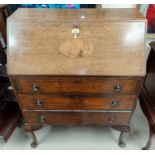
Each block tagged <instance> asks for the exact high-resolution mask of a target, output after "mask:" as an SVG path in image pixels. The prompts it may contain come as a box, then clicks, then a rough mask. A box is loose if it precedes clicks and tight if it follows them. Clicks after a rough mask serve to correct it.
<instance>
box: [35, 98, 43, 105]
mask: <svg viewBox="0 0 155 155" xmlns="http://www.w3.org/2000/svg"><path fill="white" fill-rule="evenodd" d="M34 103H35V105H37V106H42V104H43V101H42V100H40V99H35V100H34Z"/></svg>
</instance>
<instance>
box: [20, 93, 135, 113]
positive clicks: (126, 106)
mask: <svg viewBox="0 0 155 155" xmlns="http://www.w3.org/2000/svg"><path fill="white" fill-rule="evenodd" d="M19 99H20V103H21V106H22V108H23V109H29V110H35V109H38V110H111V109H112V110H132V109H133V107H134V105H135V101H136V96H134V95H124V96H123V95H116V96H111V95H109V96H106V97H103V96H99V97H94V96H83V95H82V96H81V95H68V96H67V95H39V94H35V95H32V94H30V95H27V94H19Z"/></svg>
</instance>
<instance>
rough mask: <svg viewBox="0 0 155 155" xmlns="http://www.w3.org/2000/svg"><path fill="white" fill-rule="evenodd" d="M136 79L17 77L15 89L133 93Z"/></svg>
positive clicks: (28, 90) (27, 90) (31, 91)
mask: <svg viewBox="0 0 155 155" xmlns="http://www.w3.org/2000/svg"><path fill="white" fill-rule="evenodd" d="M137 82H138V80H137V79H117V78H114V79H109V78H97V77H96V78H89V77H88V78H65V77H64V78H55V79H52V78H51V79H44V78H42V79H35V78H34V79H32V78H28V79H19V80H17V82H16V83H17V85H18V86H17V91H19V92H25V93H37V92H38V93H53V92H65V93H70V92H76V93H79V92H81V93H99V94H116V93H130V94H131V93H135V92H136V88H137Z"/></svg>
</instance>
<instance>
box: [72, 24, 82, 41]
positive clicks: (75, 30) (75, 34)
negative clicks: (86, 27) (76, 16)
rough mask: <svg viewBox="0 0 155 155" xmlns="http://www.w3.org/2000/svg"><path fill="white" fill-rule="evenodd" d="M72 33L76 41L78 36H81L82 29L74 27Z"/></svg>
mask: <svg viewBox="0 0 155 155" xmlns="http://www.w3.org/2000/svg"><path fill="white" fill-rule="evenodd" d="M71 32H72V34H73V37H74V39H77V37H78V35H79V34H80V29H79V28H78V27H77V26H74V27H73V28H72V31H71Z"/></svg>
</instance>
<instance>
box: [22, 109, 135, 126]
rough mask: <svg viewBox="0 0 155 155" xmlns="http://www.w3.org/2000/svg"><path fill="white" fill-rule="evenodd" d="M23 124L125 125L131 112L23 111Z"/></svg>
mask: <svg viewBox="0 0 155 155" xmlns="http://www.w3.org/2000/svg"><path fill="white" fill-rule="evenodd" d="M23 114H24V118H25V123H27V124H31V125H35V124H53V125H54V124H55V125H126V124H128V123H129V120H130V116H131V114H132V113H131V112H119V113H118V112H102V111H96V112H90V111H89V112H64V111H62V112H61V111H59V112H51V111H50V112H49V111H40V112H33V111H24V112H23Z"/></svg>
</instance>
